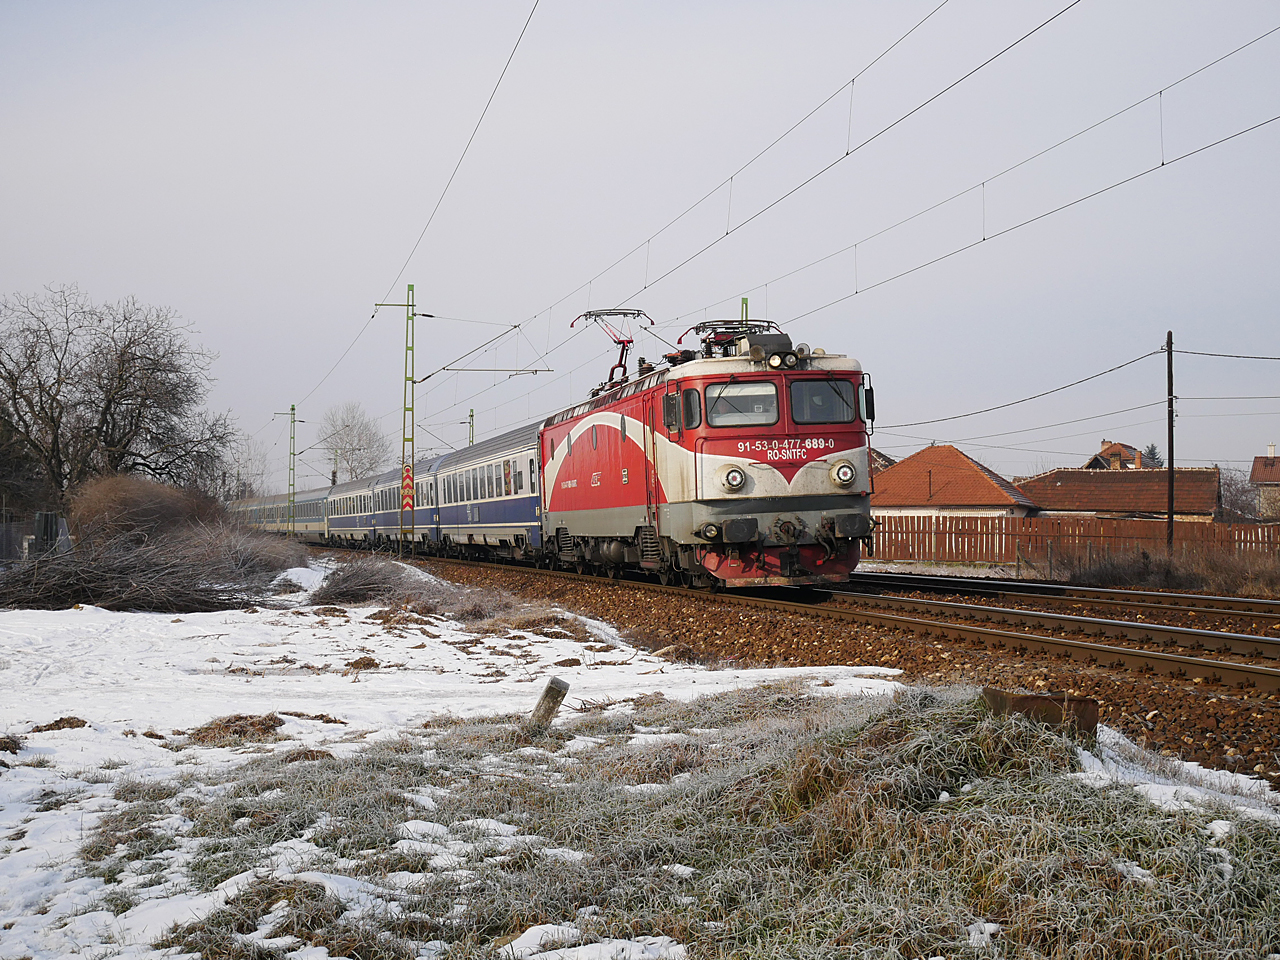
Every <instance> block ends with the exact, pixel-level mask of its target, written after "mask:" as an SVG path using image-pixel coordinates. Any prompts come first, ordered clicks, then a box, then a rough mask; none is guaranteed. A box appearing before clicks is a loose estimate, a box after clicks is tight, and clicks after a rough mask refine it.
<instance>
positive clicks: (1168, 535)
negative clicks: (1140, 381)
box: [1164, 330, 1173, 557]
mask: <svg viewBox="0 0 1280 960" xmlns="http://www.w3.org/2000/svg"><path fill="white" fill-rule="evenodd" d="M1164 352H1165V358H1166V360H1167V361H1168V366H1169V441H1168V443H1169V453H1168V457H1167V459H1166V460H1165V465H1166V468H1167V469H1168V471H1169V519H1168V520H1167V521H1166V523H1165V545H1166V546H1167V547H1168V549H1169V556H1171V557H1172V556H1173V331H1172V330H1170V331H1169V333H1168V336H1167V337H1166V338H1165V341H1164Z"/></svg>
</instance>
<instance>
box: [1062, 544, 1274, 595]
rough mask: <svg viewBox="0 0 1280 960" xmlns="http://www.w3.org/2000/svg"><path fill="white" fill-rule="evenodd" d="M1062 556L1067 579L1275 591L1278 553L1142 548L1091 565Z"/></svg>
mask: <svg viewBox="0 0 1280 960" xmlns="http://www.w3.org/2000/svg"><path fill="white" fill-rule="evenodd" d="M1073 561H1074V562H1073ZM1062 562H1063V563H1064V564H1067V565H1070V566H1071V574H1070V577H1069V580H1070V582H1071V583H1078V584H1080V585H1082V586H1094V587H1127V588H1130V589H1143V590H1182V591H1191V592H1197V593H1212V594H1219V595H1223V596H1238V597H1280V557H1276V556H1273V555H1268V554H1262V553H1254V552H1248V553H1243V552H1242V553H1234V552H1221V553H1195V554H1186V555H1175V556H1174V557H1173V558H1172V559H1170V558H1169V557H1167V556H1161V555H1159V554H1156V555H1154V556H1153V555H1152V554H1150V553H1148V552H1147V551H1146V550H1143V551H1141V552H1140V553H1136V554H1127V555H1124V556H1115V557H1108V558H1106V559H1103V560H1095V561H1094V563H1093V565H1092V566H1086V565H1085V564H1084V562H1083V558H1081V557H1074V558H1072V557H1069V556H1068V557H1064V558H1063V560H1062Z"/></svg>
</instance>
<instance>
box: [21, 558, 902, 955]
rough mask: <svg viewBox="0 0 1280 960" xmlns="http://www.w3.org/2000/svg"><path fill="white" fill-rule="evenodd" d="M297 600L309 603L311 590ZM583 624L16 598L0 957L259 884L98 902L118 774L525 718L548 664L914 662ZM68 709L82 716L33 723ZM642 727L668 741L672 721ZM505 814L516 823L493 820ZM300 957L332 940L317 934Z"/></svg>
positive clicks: (700, 675) (660, 943)
mask: <svg viewBox="0 0 1280 960" xmlns="http://www.w3.org/2000/svg"><path fill="white" fill-rule="evenodd" d="M287 576H288V579H290V580H292V581H293V582H294V583H296V584H297V585H299V586H300V587H302V588H303V589H304V591H305V590H310V589H311V588H313V587H314V586H315V585H316V584H317V583H318V582H319V580H320V578H321V577H322V576H323V571H314V570H306V569H300V570H291V571H288V572H287ZM281 579H282V580H283V577H282V578H281ZM291 596H292V597H293V598H296V599H297V600H298V601H299V602H305V599H306V595H305V593H298V594H294V595H291ZM375 617H377V618H375ZM577 622H578V623H580V624H581V625H582V626H584V627H585V629H586V632H587V636H586V638H585V639H582V638H580V637H577V636H574V635H573V634H572V633H571V632H569V631H564V630H558V629H557V628H556V627H555V626H554V625H553V626H551V627H546V626H544V627H543V628H541V630H540V632H519V631H517V632H514V633H510V634H506V635H483V634H478V633H475V632H469V631H468V630H467V629H466V628H464V627H463V626H462V625H461V624H458V623H456V622H454V621H451V620H449V619H446V618H442V617H417V616H413V615H408V616H405V615H400V616H392V617H387V616H386V615H385V614H383V615H381V616H379V608H377V607H363V608H350V609H346V610H344V611H340V610H339V608H336V607H309V606H298V607H296V608H292V609H284V610H279V609H258V610H252V609H250V610H233V611H225V612H220V613H207V614H184V615H182V616H172V615H167V614H149V613H118V612H111V611H107V610H102V609H99V608H95V607H81V608H77V609H72V610H62V611H42V610H31V611H28V610H13V611H0V686H2V687H3V689H4V690H6V691H7V695H6V696H5V697H4V698H3V701H2V702H0V736H5V735H10V736H17V737H21V738H23V740H24V742H23V743H22V748H21V751H20V753H18V754H17V755H11V754H9V753H3V752H0V761H7V762H8V763H9V765H10V766H11V769H3V768H0V957H10V956H27V955H29V956H32V957H58V956H66V955H71V954H81V953H83V954H84V955H92V956H105V955H108V954H110V955H119V956H146V955H148V954H151V955H155V954H153V953H152V951H151V950H150V947H149V944H150V942H151V941H152V940H154V939H155V938H156V937H158V936H159V935H161V934H162V933H163V932H164V931H165V930H166V929H167V928H168V927H169V926H170V925H172V924H173V923H174V922H178V921H182V920H189V919H190V918H192V917H194V916H201V915H204V914H207V913H208V912H210V911H211V910H213V909H216V907H218V906H219V905H221V904H223V903H225V902H226V901H227V900H228V899H229V898H231V897H232V896H234V895H235V894H236V892H237V891H238V890H239V889H240V888H241V887H242V886H243V885H244V884H245V883H247V882H248V880H247V879H245V878H243V877H242V878H232V879H231V880H228V881H227V882H226V883H224V884H223V885H222V886H221V887H219V888H218V889H217V890H215V891H213V892H211V893H207V894H194V893H191V892H190V891H180V890H177V889H175V890H173V892H172V893H171V894H166V895H165V896H159V897H157V896H154V895H149V896H150V898H149V899H144V900H143V902H142V903H140V904H138V905H137V906H135V907H133V908H132V909H129V910H128V911H126V912H125V913H123V914H122V915H120V916H119V917H116V916H114V915H113V914H112V913H111V912H109V911H107V910H104V909H102V908H101V905H100V900H101V897H102V895H103V892H104V887H103V883H102V881H101V880H100V879H97V878H94V877H90V876H86V875H85V873H84V871H83V864H81V863H80V861H79V860H78V859H77V851H78V849H79V847H80V845H81V844H82V842H83V841H84V839H85V838H86V837H87V836H88V835H89V833H90V832H91V831H92V830H93V828H94V827H95V825H96V824H97V823H98V822H99V821H100V820H101V818H102V816H103V815H104V814H105V813H108V812H110V811H112V810H114V809H118V808H119V807H120V806H121V804H120V802H119V801H117V800H114V799H112V793H113V790H114V788H115V784H116V783H117V782H119V781H121V780H125V779H131V780H135V781H144V782H145V781H158V780H168V779H170V778H172V777H174V776H176V775H178V774H181V773H183V772H191V771H193V769H196V768H198V767H200V766H205V767H209V766H226V765H232V764H235V763H237V762H241V761H243V760H244V759H246V758H247V757H249V756H253V755H256V754H260V753H261V752H262V751H263V750H268V749H278V750H296V749H298V748H299V747H321V746H323V747H324V748H325V749H326V750H328V751H329V752H330V753H333V754H335V755H339V756H341V755H344V754H349V753H352V752H355V751H356V750H359V749H361V747H362V746H364V745H366V744H369V743H372V742H375V741H377V740H378V739H381V738H389V737H396V736H398V734H399V731H400V730H402V729H403V728H405V727H408V726H410V725H418V724H421V723H422V722H423V721H424V720H425V719H427V718H430V717H436V716H439V715H442V714H451V715H454V716H460V717H462V716H488V715H493V714H509V713H520V714H527V713H528V712H529V711H530V710H531V709H532V707H533V705H534V703H535V702H536V700H537V698H538V697H539V696H540V695H541V693H542V690H543V688H544V686H545V684H546V681H547V679H548V678H549V677H551V676H558V677H561V678H562V679H564V680H566V681H568V682H569V684H570V691H569V696H568V699H567V701H566V705H567V706H571V705H573V704H574V703H575V702H578V701H585V702H590V703H601V702H609V701H621V700H625V699H626V698H629V697H634V696H636V695H637V694H640V693H651V692H655V691H660V692H661V693H662V694H664V695H665V696H666V697H667V698H668V699H689V698H692V697H696V696H699V695H703V694H711V693H716V692H721V691H725V690H730V689H734V688H740V687H744V686H751V685H755V684H759V683H761V682H765V681H776V680H782V679H788V680H791V679H797V678H800V679H804V680H807V681H808V682H809V684H810V685H811V687H812V689H813V690H814V692H817V693H829V694H840V695H847V694H867V695H879V694H885V693H889V692H891V691H892V690H893V689H894V688H895V687H896V683H895V682H894V681H892V680H891V679H890V677H892V676H893V675H895V674H896V673H898V671H895V670H890V669H886V668H881V667H823V668H803V669H800V668H796V669H771V670H741V669H732V670H713V669H707V668H704V667H700V666H695V665H690V664H675V663H669V662H667V661H665V660H662V659H660V658H657V657H654V656H652V655H650V654H647V653H644V652H642V651H640V650H637V649H635V648H633V647H631V646H629V645H628V644H626V643H625V642H623V641H622V640H621V638H620V637H619V635H618V633H617V631H616V630H615V629H614V628H613V627H611V626H609V625H608V624H605V623H602V622H598V621H591V620H582V619H578V620H577ZM273 711H274V712H277V713H279V714H282V715H283V714H285V713H286V712H288V713H292V714H299V715H300V716H287V715H286V716H283V719H284V720H285V724H284V726H283V727H280V728H279V729H278V730H277V731H276V732H277V734H279V735H281V736H282V737H284V738H285V739H282V740H280V741H279V742H277V743H274V744H255V745H254V746H253V747H252V748H250V749H249V750H246V749H245V748H243V747H242V748H229V747H222V748H213V747H204V746H200V745H197V744H192V743H187V745H186V746H185V747H184V748H183V749H181V750H180V751H179V750H174V749H171V748H172V747H174V746H176V745H177V744H178V743H181V742H183V738H184V737H185V734H186V733H187V732H189V731H190V730H192V729H193V728H194V727H197V726H199V725H201V724H204V723H207V722H208V721H210V720H212V719H214V718H217V717H222V716H227V715H229V714H265V713H270V712H273ZM565 712H566V713H567V712H568V711H567V710H566V711H565ZM64 717H75V718H79V719H81V720H83V721H85V725H84V726H81V727H78V728H65V729H57V730H50V731H47V732H39V733H37V732H33V728H34V727H36V726H37V725H42V724H49V723H51V722H53V721H56V720H58V719H60V718H64ZM309 717H310V718H314V719H308V718H309ZM330 720H340V721H343V723H342V724H337V723H333V722H329V721H330ZM641 736H642V737H644V738H646V739H649V740H653V741H655V742H658V741H661V740H662V739H664V736H665V735H664V734H663V733H661V732H658V731H654V732H653V733H651V734H642V735H641ZM586 739H589V738H586ZM582 746H583V748H586V749H589V748H590V746H591V744H590V743H586V742H584V744H583V745H582ZM415 799H417V800H418V801H419V802H420V804H421V805H422V806H423V807H424V809H425V810H428V811H429V810H430V809H431V808H432V800H431V798H430V797H427V796H423V797H421V798H415ZM416 823H417V827H416V832H412V831H413V830H414V829H415V828H410V830H411V832H410V834H409V835H406V836H405V838H404V839H403V840H401V841H400V842H402V843H407V844H415V843H416V844H431V843H435V842H440V841H442V840H443V838H442V837H441V836H440V835H439V833H440V831H441V830H445V828H444V827H443V826H441V825H431V824H429V823H427V822H426V821H419V822H416ZM494 825H496V827H495V826H494ZM406 826H408V825H406ZM484 826H485V824H484V823H483V822H479V821H477V822H473V823H470V824H469V825H468V824H462V825H459V824H454V825H453V826H452V827H450V828H448V830H451V831H454V832H455V833H456V832H457V830H458V829H459V828H460V827H461V828H465V829H464V832H466V830H471V831H472V832H477V831H478V832H481V833H483V832H485V831H484V829H483V828H484ZM490 828H491V829H490V831H489V832H490V833H492V830H493V829H497V828H502V830H507V829H509V828H508V825H506V824H499V823H498V822H497V821H491V822H490ZM433 831H434V832H435V834H436V835H434V836H433ZM294 843H295V844H298V843H301V842H300V841H295V842H294ZM458 843H463V841H460V840H457V839H453V840H448V841H447V842H446V843H445V844H444V845H443V846H442V855H444V856H447V855H448V854H446V853H445V852H444V851H446V850H447V849H448V844H455V845H456V844H458ZM310 846H311V845H310V844H305V843H301V847H310ZM175 853H176V852H175ZM544 853H545V854H546V855H552V856H554V855H557V851H554V850H548V851H544ZM558 853H559V855H564V856H569V855H571V854H574V853H575V851H571V850H566V851H559V852H558ZM279 855H280V863H281V866H280V867H279V868H278V870H279V871H280V872H279V875H280V876H293V877H298V878H308V877H309V878H312V879H316V878H320V880H321V881H322V882H324V883H325V884H326V885H328V884H329V883H338V884H341V883H343V882H346V883H348V884H351V883H357V881H354V880H352V879H351V878H346V877H338V876H336V875H334V874H317V873H307V872H306V865H307V857H308V856H309V854H308V852H307V851H306V850H303V849H301V848H299V849H298V850H293V851H290V850H283V849H282V850H281V851H279ZM179 860H180V857H175V860H174V871H175V875H176V873H177V870H178V867H179V865H180V864H179V862H178V861H179ZM291 860H292V865H290V861H291ZM447 866H448V865H447V864H445V863H444V862H443V861H442V863H441V867H442V868H444V867H447ZM677 866H678V865H677ZM161 889H162V888H161ZM340 895H341V896H342V897H343V899H344V900H346V901H347V902H358V901H359V900H360V898H361V897H362V896H364V897H367V896H371V895H372V894H370V893H369V891H363V890H357V889H354V888H353V889H351V890H345V889H344V890H343V891H341V892H340ZM564 932H565V933H566V934H567V933H568V931H564ZM548 939H551V938H544V937H540V936H538V935H537V934H536V933H535V932H534V931H530V932H529V934H527V935H526V937H524V938H522V939H521V940H520V941H518V943H519V946H516V944H514V943H513V944H512V945H511V948H512V949H511V950H509V951H508V955H510V956H512V957H531V956H552V955H554V956H560V957H565V958H566V960H567V958H572V957H577V958H582V960H586V958H589V957H605V956H609V957H612V956H615V955H616V956H626V957H637V958H639V957H672V958H674V957H680V956H683V948H682V947H680V946H679V945H678V944H675V943H673V942H670V941H667V940H666V939H665V938H658V939H653V940H634V941H611V942H609V943H607V944H599V943H596V944H587V945H583V946H580V947H570V948H568V949H556V950H555V952H554V954H544V953H543V952H542V951H540V950H539V945H540V944H541V943H542V942H543V941H544V940H548ZM570 939H572V937H571V936H566V937H562V938H559V939H558V940H557V941H556V943H557V945H560V944H564V943H567V942H568V941H569V940H570ZM424 949H425V948H424ZM435 952H438V950H437V951H435ZM435 952H433V951H432V950H426V952H424V953H423V956H434V955H435ZM294 955H295V956H298V957H303V956H304V955H305V956H308V957H309V956H312V955H317V954H315V952H314V951H310V950H306V949H301V950H299V951H297V952H296V953H295V954H294Z"/></svg>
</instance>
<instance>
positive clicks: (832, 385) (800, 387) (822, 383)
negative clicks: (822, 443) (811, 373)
mask: <svg viewBox="0 0 1280 960" xmlns="http://www.w3.org/2000/svg"><path fill="white" fill-rule="evenodd" d="M853 417H854V404H853V383H852V381H849V380H834V379H828V380H795V381H792V384H791V419H792V420H793V421H794V422H796V423H852V422H853Z"/></svg>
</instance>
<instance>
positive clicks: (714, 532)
mask: <svg viewBox="0 0 1280 960" xmlns="http://www.w3.org/2000/svg"><path fill="white" fill-rule="evenodd" d="M699 533H701V534H702V539H704V540H715V539H716V538H717V537H719V536H720V528H719V527H717V526H716V525H715V524H714V523H704V524H703V525H702V529H701V530H700V531H699Z"/></svg>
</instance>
